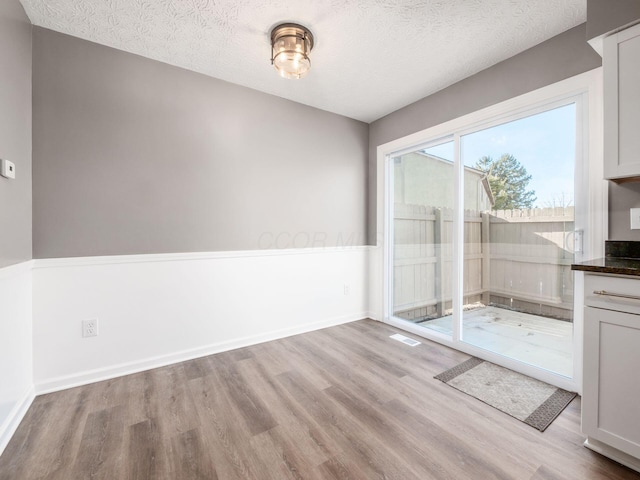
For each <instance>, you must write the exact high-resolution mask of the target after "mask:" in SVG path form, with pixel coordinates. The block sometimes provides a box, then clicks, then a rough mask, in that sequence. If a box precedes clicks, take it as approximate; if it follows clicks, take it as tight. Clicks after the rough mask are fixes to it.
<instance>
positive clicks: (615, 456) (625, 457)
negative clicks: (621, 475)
mask: <svg viewBox="0 0 640 480" xmlns="http://www.w3.org/2000/svg"><path fill="white" fill-rule="evenodd" d="M584 446H585V447H587V448H588V449H589V450H593V451H594V452H597V453H599V454H600V455H604V456H605V457H607V458H610V459H611V460H614V461H616V462H618V463H620V464H622V465H624V466H625V467H629V468H630V469H632V470H635V471H636V472H640V459H638V458H635V457H632V456H631V455H629V454H627V453H624V452H621V451H620V450H618V449H617V448H613V447H610V446H609V445H607V444H605V443H602V442H599V441H598V440H595V439H593V438H591V437H588V438H587V439H586V440H585V441H584Z"/></svg>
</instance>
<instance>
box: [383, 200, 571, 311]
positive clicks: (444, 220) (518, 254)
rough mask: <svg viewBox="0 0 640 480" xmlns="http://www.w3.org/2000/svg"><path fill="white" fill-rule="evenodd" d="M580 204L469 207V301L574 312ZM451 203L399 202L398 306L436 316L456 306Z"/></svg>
mask: <svg viewBox="0 0 640 480" xmlns="http://www.w3.org/2000/svg"><path fill="white" fill-rule="evenodd" d="M573 219H574V209H573V207H566V208H544V209H528V210H509V211H493V212H477V211H470V210H468V211H465V218H464V266H463V295H464V304H465V305H470V304H474V303H477V302H481V303H483V304H485V305H487V304H489V303H494V304H500V305H504V306H508V307H510V308H514V309H517V310H521V311H525V312H530V313H536V314H539V315H546V316H551V317H557V318H562V319H567V320H570V319H571V318H572V306H573V305H572V298H573V276H572V274H571V270H570V266H571V263H572V261H573V231H574V223H573ZM452 242H453V211H452V210H451V209H447V208H436V207H430V206H422V205H405V204H396V205H395V212H394V272H393V275H394V278H393V280H394V292H393V293H394V297H393V298H394V312H395V314H396V315H399V316H401V317H403V318H408V319H422V318H425V317H431V316H433V317H438V316H441V315H443V314H444V313H446V310H447V309H450V308H451V298H452V273H453V257H452V254H453V244H452Z"/></svg>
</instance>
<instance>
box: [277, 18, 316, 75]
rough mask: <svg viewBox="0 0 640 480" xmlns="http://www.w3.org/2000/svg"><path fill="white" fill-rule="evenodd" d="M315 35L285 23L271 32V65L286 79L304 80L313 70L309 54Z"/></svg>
mask: <svg viewBox="0 0 640 480" xmlns="http://www.w3.org/2000/svg"><path fill="white" fill-rule="evenodd" d="M312 49H313V35H312V34H311V32H310V31H309V29H308V28H306V27H303V26H302V25H298V24H297V23H283V24H282V25H278V26H277V27H275V28H274V29H273V30H271V64H272V65H273V66H274V67H275V68H276V70H277V71H278V73H279V74H280V75H281V76H282V77H284V78H302V77H303V76H304V75H305V74H306V73H307V72H308V71H309V69H310V68H311V60H310V59H309V52H311V50H312Z"/></svg>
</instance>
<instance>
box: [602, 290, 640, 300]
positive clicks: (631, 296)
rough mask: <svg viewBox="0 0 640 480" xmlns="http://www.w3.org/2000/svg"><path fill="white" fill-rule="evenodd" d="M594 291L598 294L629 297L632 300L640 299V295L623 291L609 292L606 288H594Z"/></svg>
mask: <svg viewBox="0 0 640 480" xmlns="http://www.w3.org/2000/svg"><path fill="white" fill-rule="evenodd" d="M593 293H594V294H596V295H604V296H606V297H618V298H628V299H630V300H640V296H638V295H626V294H623V293H613V292H607V291H606V290H594V291H593Z"/></svg>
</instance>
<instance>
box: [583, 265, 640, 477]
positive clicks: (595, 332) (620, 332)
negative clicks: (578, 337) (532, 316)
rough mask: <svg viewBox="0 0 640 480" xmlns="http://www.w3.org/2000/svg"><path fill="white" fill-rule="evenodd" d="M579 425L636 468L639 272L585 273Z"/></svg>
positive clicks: (639, 443) (639, 452)
mask: <svg viewBox="0 0 640 480" xmlns="http://www.w3.org/2000/svg"><path fill="white" fill-rule="evenodd" d="M582 431H583V433H584V434H586V435H587V441H586V442H585V445H586V446H587V447H589V448H592V449H593V450H596V451H598V452H599V453H602V454H604V455H606V456H608V457H610V458H613V459H614V460H617V461H618V462H620V463H622V464H625V465H627V466H629V467H631V468H633V469H635V470H638V471H640V278H633V277H622V276H608V275H597V274H585V315H584V377H583V398H582Z"/></svg>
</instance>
